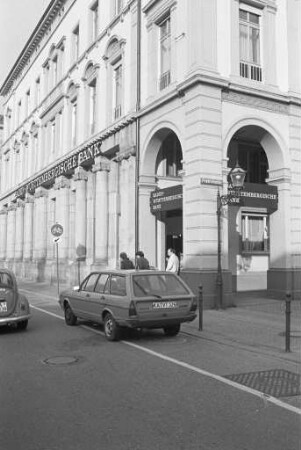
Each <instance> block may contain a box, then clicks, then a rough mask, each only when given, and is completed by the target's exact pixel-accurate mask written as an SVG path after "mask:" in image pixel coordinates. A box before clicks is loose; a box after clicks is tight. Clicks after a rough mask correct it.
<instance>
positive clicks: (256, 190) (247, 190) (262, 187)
mask: <svg viewBox="0 0 301 450" xmlns="http://www.w3.org/2000/svg"><path fill="white" fill-rule="evenodd" d="M230 192H231V190H230ZM230 203H232V204H236V205H237V206H250V207H255V208H256V207H257V208H259V207H264V208H267V209H268V211H269V212H274V211H277V209H278V188H277V186H269V185H266V184H256V183H245V186H244V189H243V190H242V191H241V192H240V193H239V196H238V197H234V198H233V199H231V202H230Z"/></svg>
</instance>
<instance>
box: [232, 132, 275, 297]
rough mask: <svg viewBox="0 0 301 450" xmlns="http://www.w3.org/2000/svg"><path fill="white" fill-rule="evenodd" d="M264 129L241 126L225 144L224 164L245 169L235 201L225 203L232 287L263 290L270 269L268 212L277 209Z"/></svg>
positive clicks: (271, 231)
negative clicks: (226, 145) (227, 206)
mask: <svg viewBox="0 0 301 450" xmlns="http://www.w3.org/2000/svg"><path fill="white" fill-rule="evenodd" d="M267 134H268V133H267V131H266V130H264V129H263V128H261V127H258V126H245V127H242V128H240V129H239V130H238V131H236V133H235V134H234V135H233V137H232V139H231V141H230V143H229V146H228V154H227V156H228V168H230V169H231V168H233V167H235V165H236V164H237V163H238V164H239V165H240V167H242V168H243V169H244V170H246V179H245V187H244V190H243V192H242V194H241V197H240V200H239V202H238V204H237V205H232V206H230V207H229V215H228V218H229V227H228V241H229V268H230V270H231V272H232V288H233V291H249V290H266V289H267V287H268V286H267V285H268V283H267V274H268V271H269V269H270V257H271V235H272V233H273V229H272V226H271V224H272V220H271V219H272V215H273V214H274V213H275V212H276V211H277V210H278V189H277V186H273V185H271V184H269V172H270V164H269V162H270V161H269V159H268V156H267V153H266V151H265V148H264V147H265V145H264V142H265V139H266V136H267Z"/></svg>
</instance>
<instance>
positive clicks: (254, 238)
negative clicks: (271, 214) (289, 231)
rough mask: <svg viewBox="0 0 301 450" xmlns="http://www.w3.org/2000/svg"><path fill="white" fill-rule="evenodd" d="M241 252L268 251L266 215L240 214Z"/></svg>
mask: <svg viewBox="0 0 301 450" xmlns="http://www.w3.org/2000/svg"><path fill="white" fill-rule="evenodd" d="M241 234H242V251H243V252H268V251H269V222H268V216H267V215H266V214H257V213H242V227H241Z"/></svg>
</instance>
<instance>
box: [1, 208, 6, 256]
mask: <svg viewBox="0 0 301 450" xmlns="http://www.w3.org/2000/svg"><path fill="white" fill-rule="evenodd" d="M6 240H7V209H6V208H5V209H2V210H1V211H0V259H1V260H5V259H6V247H7V241H6Z"/></svg>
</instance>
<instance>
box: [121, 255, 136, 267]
mask: <svg viewBox="0 0 301 450" xmlns="http://www.w3.org/2000/svg"><path fill="white" fill-rule="evenodd" d="M119 256H120V269H123V270H130V269H134V264H133V263H132V261H131V260H130V259H129V258H128V255H127V254H126V253H125V252H121V253H120V255H119Z"/></svg>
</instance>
